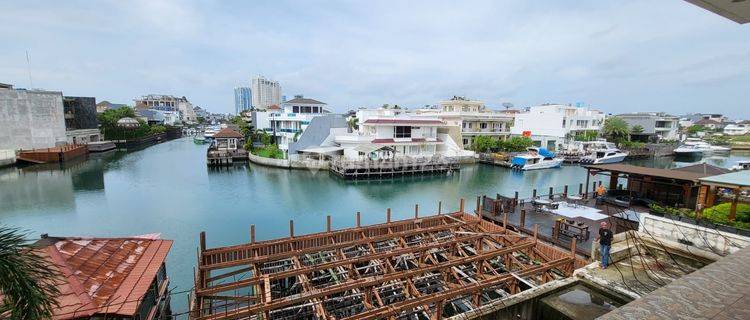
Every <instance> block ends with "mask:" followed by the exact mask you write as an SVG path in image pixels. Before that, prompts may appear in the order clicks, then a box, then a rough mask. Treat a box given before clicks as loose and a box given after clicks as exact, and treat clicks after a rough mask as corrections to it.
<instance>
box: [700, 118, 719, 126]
mask: <svg viewBox="0 0 750 320" xmlns="http://www.w3.org/2000/svg"><path fill="white" fill-rule="evenodd" d="M695 124H700V125H704V124H721V122H719V121H716V120H711V119H700V120H698V121H697V122H695Z"/></svg>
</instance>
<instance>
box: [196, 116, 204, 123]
mask: <svg viewBox="0 0 750 320" xmlns="http://www.w3.org/2000/svg"><path fill="white" fill-rule="evenodd" d="M195 120H196V121H198V124H203V123H204V122H206V118H204V117H196V118H195Z"/></svg>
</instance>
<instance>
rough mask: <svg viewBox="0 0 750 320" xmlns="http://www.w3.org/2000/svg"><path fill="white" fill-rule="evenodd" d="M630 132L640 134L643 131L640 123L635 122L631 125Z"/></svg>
mask: <svg viewBox="0 0 750 320" xmlns="http://www.w3.org/2000/svg"><path fill="white" fill-rule="evenodd" d="M630 133H632V134H641V133H643V126H641V125H640V124H636V125H634V126H633V127H631V128H630Z"/></svg>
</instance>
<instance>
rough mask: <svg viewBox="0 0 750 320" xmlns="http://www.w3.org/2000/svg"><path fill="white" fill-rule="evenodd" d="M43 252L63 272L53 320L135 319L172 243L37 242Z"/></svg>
mask: <svg viewBox="0 0 750 320" xmlns="http://www.w3.org/2000/svg"><path fill="white" fill-rule="evenodd" d="M37 246H38V247H39V253H40V255H42V256H43V257H44V258H45V259H47V260H48V261H50V263H51V264H52V265H53V268H54V269H57V270H58V271H59V272H60V278H59V279H58V280H57V281H56V282H55V285H56V286H57V288H58V289H59V290H60V295H59V296H58V297H57V302H58V304H59V307H58V308H56V309H55V310H54V315H53V319H75V318H80V317H89V316H92V315H95V314H105V313H106V314H110V315H123V316H133V315H134V314H135V313H136V311H137V308H138V305H139V302H140V299H142V298H143V296H144V295H145V294H146V292H147V291H148V288H149V285H150V284H151V282H152V281H153V280H154V278H155V276H156V273H157V272H158V271H159V268H160V267H161V265H162V263H163V262H164V260H165V259H166V257H167V254H168V253H169V249H170V248H171V246H172V241H171V240H160V239H154V237H153V236H150V237H133V238H57V237H49V238H44V239H41V240H39V241H38V242H37Z"/></svg>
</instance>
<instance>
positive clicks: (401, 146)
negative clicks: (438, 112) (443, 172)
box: [332, 109, 472, 160]
mask: <svg viewBox="0 0 750 320" xmlns="http://www.w3.org/2000/svg"><path fill="white" fill-rule="evenodd" d="M395 113H400V110H394V109H376V110H359V111H358V112H357V114H358V117H360V116H361V117H362V118H359V128H358V129H357V130H356V131H354V132H348V131H347V129H346V128H338V129H333V130H332V134H333V136H334V139H333V141H334V142H335V144H337V145H338V146H340V147H342V148H344V157H346V158H347V159H350V160H364V159H394V158H399V157H411V158H427V157H433V156H465V155H471V154H472V153H471V152H466V151H464V150H462V148H461V147H460V146H458V145H457V144H456V143H455V141H453V139H452V138H451V137H450V136H449V135H447V134H444V133H439V131H441V129H445V128H446V127H447V124H446V123H445V122H444V121H442V120H440V119H439V118H437V117H424V116H420V117H413V116H407V115H397V114H395Z"/></svg>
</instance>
